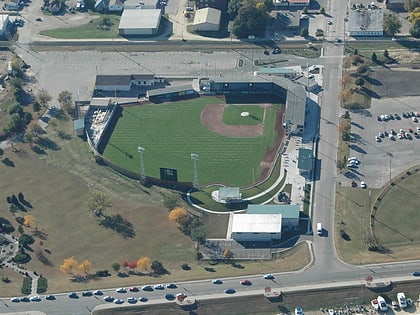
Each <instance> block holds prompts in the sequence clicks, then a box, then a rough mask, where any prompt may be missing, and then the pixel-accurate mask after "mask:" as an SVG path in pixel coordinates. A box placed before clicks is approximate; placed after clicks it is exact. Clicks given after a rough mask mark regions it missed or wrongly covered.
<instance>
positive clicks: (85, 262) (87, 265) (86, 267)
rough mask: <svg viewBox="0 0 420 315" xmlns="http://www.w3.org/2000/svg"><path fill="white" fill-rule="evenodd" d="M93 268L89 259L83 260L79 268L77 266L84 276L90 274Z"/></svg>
mask: <svg viewBox="0 0 420 315" xmlns="http://www.w3.org/2000/svg"><path fill="white" fill-rule="evenodd" d="M91 268H92V263H91V262H90V261H89V260H87V259H85V260H83V261H82V262H81V263H80V264H79V266H77V269H78V270H79V272H80V273H83V274H88V273H89V271H90V269H91Z"/></svg>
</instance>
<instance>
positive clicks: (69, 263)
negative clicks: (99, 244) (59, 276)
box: [60, 256, 77, 274]
mask: <svg viewBox="0 0 420 315" xmlns="http://www.w3.org/2000/svg"><path fill="white" fill-rule="evenodd" d="M76 266H77V260H76V259H75V258H74V257H73V256H72V257H69V258H66V259H64V261H63V264H62V265H61V266H60V270H61V271H62V272H64V273H65V274H71V273H72V271H73V268H74V267H76Z"/></svg>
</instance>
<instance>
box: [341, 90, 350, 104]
mask: <svg viewBox="0 0 420 315" xmlns="http://www.w3.org/2000/svg"><path fill="white" fill-rule="evenodd" d="M351 95H352V93H351V91H350V89H342V90H341V92H340V93H339V94H338V97H339V99H340V100H341V102H342V103H344V104H347V103H348V102H350V100H351Z"/></svg>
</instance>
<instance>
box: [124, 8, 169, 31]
mask: <svg viewBox="0 0 420 315" xmlns="http://www.w3.org/2000/svg"><path fill="white" fill-rule="evenodd" d="M160 16H161V11H160V10H159V9H125V10H124V11H123V13H122V16H121V20H120V25H119V28H120V29H156V28H158V27H159V23H160Z"/></svg>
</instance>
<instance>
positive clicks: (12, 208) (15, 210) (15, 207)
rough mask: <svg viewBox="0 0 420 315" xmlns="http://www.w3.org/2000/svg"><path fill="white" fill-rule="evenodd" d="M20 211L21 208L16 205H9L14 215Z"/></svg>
mask: <svg viewBox="0 0 420 315" xmlns="http://www.w3.org/2000/svg"><path fill="white" fill-rule="evenodd" d="M18 210H19V208H18V207H17V206H16V205H15V204H14V203H11V204H9V211H10V212H11V213H12V214H15V213H16V212H17V211H18Z"/></svg>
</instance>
